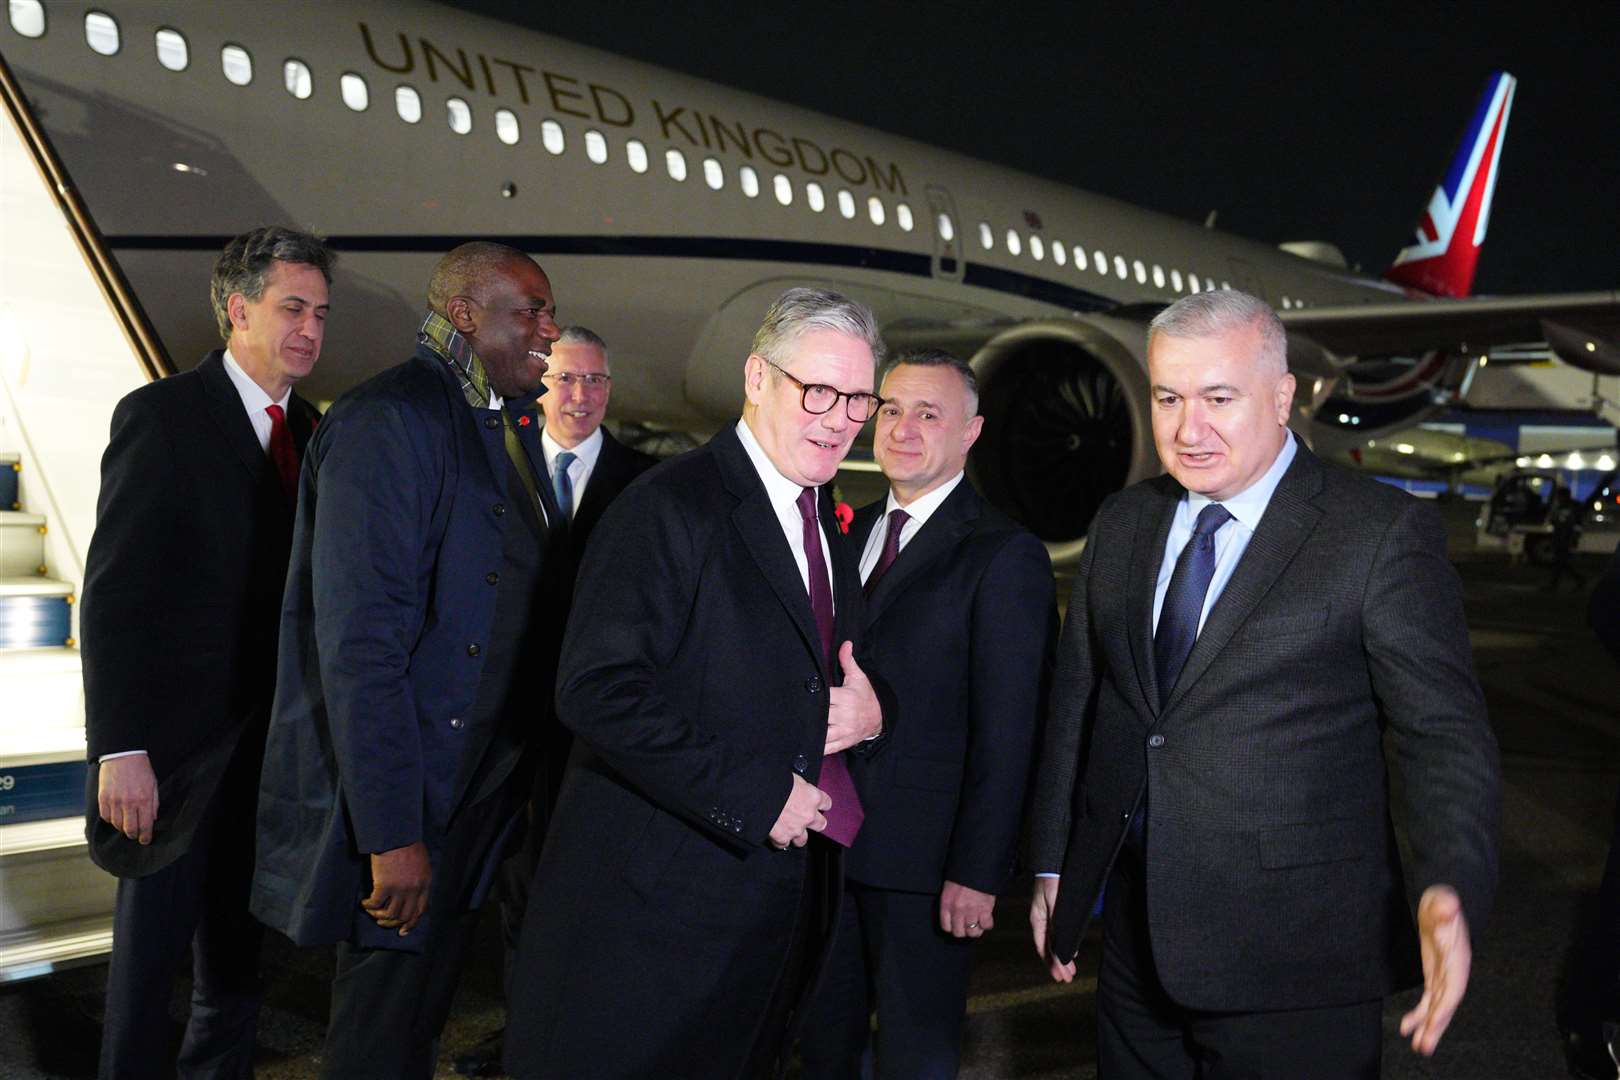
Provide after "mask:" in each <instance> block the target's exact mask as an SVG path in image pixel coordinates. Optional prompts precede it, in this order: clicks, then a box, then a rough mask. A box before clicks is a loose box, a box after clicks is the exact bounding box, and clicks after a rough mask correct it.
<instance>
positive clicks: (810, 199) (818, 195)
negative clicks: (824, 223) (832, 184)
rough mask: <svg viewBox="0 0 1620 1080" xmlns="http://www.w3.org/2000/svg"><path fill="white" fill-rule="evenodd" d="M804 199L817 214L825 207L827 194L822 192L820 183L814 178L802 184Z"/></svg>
mask: <svg viewBox="0 0 1620 1080" xmlns="http://www.w3.org/2000/svg"><path fill="white" fill-rule="evenodd" d="M804 201H805V202H807V203H809V204H810V209H812V210H814V211H815V212H816V213H818V214H819V213H821V212H822V211H823V210H825V209H827V196H826V194H825V193H823V192H822V190H821V185H820V184H818V183H816V182H815V181H814V180H811V181H809V182H808V183H806V184H805V185H804Z"/></svg>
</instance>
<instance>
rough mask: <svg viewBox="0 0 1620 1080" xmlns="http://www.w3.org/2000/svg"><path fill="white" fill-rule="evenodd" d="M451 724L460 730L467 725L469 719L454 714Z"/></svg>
mask: <svg viewBox="0 0 1620 1080" xmlns="http://www.w3.org/2000/svg"><path fill="white" fill-rule="evenodd" d="M450 726H451V727H452V728H454V729H455V730H457V731H460V730H461V729H462V728H464V727H466V726H467V721H465V720H463V719H462V718H461V717H459V716H452V717H451V718H450Z"/></svg>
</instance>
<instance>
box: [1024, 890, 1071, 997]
mask: <svg viewBox="0 0 1620 1080" xmlns="http://www.w3.org/2000/svg"><path fill="white" fill-rule="evenodd" d="M1058 881H1059V879H1058V878H1055V877H1038V876H1037V877H1036V878H1035V893H1034V895H1033V896H1032V897H1031V898H1030V901H1029V930H1030V934H1031V936H1032V937H1034V939H1035V955H1036V956H1038V957H1040V958H1041V959H1042V960H1045V961H1046V968H1047V971H1049V972H1050V973H1051V975H1052V981H1053V982H1065V983H1066V982H1073V981H1074V961H1073V960H1071V961H1069V962H1068V963H1066V964H1065V963H1062V962H1060V961H1059V960H1058V958H1057V957H1055V956H1052V955H1051V954H1050V953H1049V951H1048V950H1047V947H1046V931H1047V929H1048V928H1049V927H1050V926H1051V924H1052V912H1054V911H1056V910H1057V895H1058Z"/></svg>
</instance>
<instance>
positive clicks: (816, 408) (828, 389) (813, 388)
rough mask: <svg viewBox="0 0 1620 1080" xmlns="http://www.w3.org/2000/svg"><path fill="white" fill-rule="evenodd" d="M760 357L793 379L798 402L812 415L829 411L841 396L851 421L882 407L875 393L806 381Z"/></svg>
mask: <svg viewBox="0 0 1620 1080" xmlns="http://www.w3.org/2000/svg"><path fill="white" fill-rule="evenodd" d="M760 359H761V360H764V361H765V362H766V363H767V364H770V365H771V367H773V368H775V369H776V370H777V371H780V372H781V373H782V374H784V375H786V376H787V377H788V378H789V379H791V380H793V385H794V386H797V387H798V388H799V404H800V405H801V406H803V407H804V411H805V412H807V413H809V414H810V415H812V416H821V415H822V414H824V413H828V412H831V411H832V407H833V406H834V405H837V404H838V399H839V398H843V399H844V415H845V416H847V417H849V418H850V420H851V422H853V423H856V424H864V423H866V422H867V421H868V420H870V419H872V417H874V416H876V415H877V411H878V409H880V408H882V407H883V399H882V398H880V397H878V396H877V395H876V394H868V393H864V392H857V393H853V394H852V393H848V392H846V391H843V390H840V389H838V387H836V386H828V385H827V384H826V383H807V382H805V381H804V380H803V379H800V378H799V377H798V376H797V375H795V374H793V372H791V371H789V370H788V369H787V368H785V367H783V366H782V365H781V364H778V363H776V362H775V361H774V360H771V359H770V358H768V357H764V356H761V357H760Z"/></svg>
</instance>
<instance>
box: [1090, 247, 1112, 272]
mask: <svg viewBox="0 0 1620 1080" xmlns="http://www.w3.org/2000/svg"><path fill="white" fill-rule="evenodd" d="M1091 265H1092V266H1093V267H1095V268H1096V271H1097V273H1099V274H1101V275H1102V276H1103V277H1107V276H1108V256H1107V255H1104V254H1103V253H1102V252H1100V251H1093V252H1092V253H1091Z"/></svg>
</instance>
